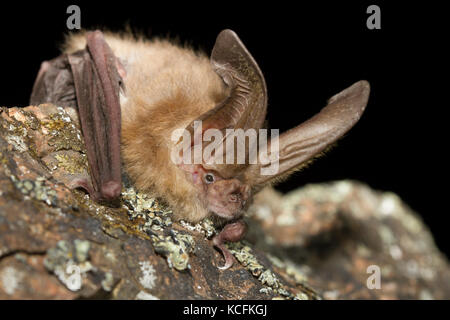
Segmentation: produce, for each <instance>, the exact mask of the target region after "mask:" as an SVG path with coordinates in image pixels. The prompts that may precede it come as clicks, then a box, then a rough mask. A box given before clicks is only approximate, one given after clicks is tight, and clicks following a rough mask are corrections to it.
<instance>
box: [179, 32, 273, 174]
mask: <svg viewBox="0 0 450 320" xmlns="http://www.w3.org/2000/svg"><path fill="white" fill-rule="evenodd" d="M211 65H212V67H213V69H214V70H215V71H216V73H217V74H218V75H219V76H220V77H221V78H222V79H223V81H224V83H225V84H226V85H227V86H228V87H229V89H230V94H229V96H228V97H227V98H226V99H225V100H224V101H222V102H221V103H219V104H218V105H217V106H216V107H215V108H213V109H212V110H210V111H208V112H206V113H205V114H203V115H201V116H200V117H199V118H198V119H196V120H195V121H199V120H201V121H202V131H203V132H204V131H205V130H207V129H211V128H214V129H218V130H221V131H222V132H223V140H222V141H225V139H226V135H225V129H243V130H247V129H250V128H254V129H259V128H261V127H262V125H263V123H264V119H265V117H266V110H267V88H266V83H265V80H264V77H263V74H262V72H261V70H260V69H259V67H258V65H257V64H256V62H255V60H254V59H253V57H252V56H251V54H250V53H249V52H248V50H247V49H246V48H245V46H244V44H243V43H242V41H241V40H240V39H239V37H238V36H237V35H236V33H234V32H233V31H232V30H223V31H222V32H221V33H220V34H219V35H218V36H217V40H216V43H215V45H214V48H213V51H212V54H211ZM193 128H194V122H192V123H191V124H190V125H188V127H187V128H186V129H187V130H188V131H190V133H191V134H193V132H194V129H193ZM203 132H202V133H203ZM215 142H216V141H215ZM206 145H207V144H206ZM206 145H205V143H204V145H203V147H205V146H206ZM247 152H248V148H247ZM209 167H210V168H211V169H215V170H218V171H219V172H220V173H221V174H222V175H224V176H229V175H232V172H233V171H236V168H238V167H239V166H237V165H233V164H228V165H225V164H224V165H209Z"/></svg>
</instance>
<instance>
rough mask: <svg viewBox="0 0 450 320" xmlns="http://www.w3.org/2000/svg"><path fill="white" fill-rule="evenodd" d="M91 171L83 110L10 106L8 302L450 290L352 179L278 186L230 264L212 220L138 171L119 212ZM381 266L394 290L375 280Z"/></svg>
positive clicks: (0, 155)
mask: <svg viewBox="0 0 450 320" xmlns="http://www.w3.org/2000/svg"><path fill="white" fill-rule="evenodd" d="M85 177H88V168H87V160H86V155H85V147H84V143H83V139H82V135H81V132H80V129H79V125H78V118H77V114H76V111H75V110H73V109H70V108H61V107H56V106H54V105H51V104H44V105H40V106H30V107H27V108H9V109H8V108H2V109H1V111H0V299H74V298H80V297H82V298H112V299H317V298H334V299H336V298H337V299H339V298H449V297H450V289H449V286H448V284H447V283H446V282H445V281H444V279H446V278H447V279H448V276H449V268H448V263H447V261H446V260H445V258H444V257H443V256H442V255H441V254H440V253H439V252H438V251H437V249H436V248H435V246H434V244H433V240H432V238H431V236H430V234H429V232H428V231H427V229H426V228H425V227H424V226H423V224H422V223H421V222H420V221H419V220H418V219H417V217H416V216H415V215H414V214H413V213H411V212H410V211H409V210H408V209H407V208H406V207H405V206H404V205H403V204H402V203H401V201H400V200H399V199H398V198H397V197H396V196H395V195H392V194H382V193H381V194H380V193H377V192H374V191H371V190H370V189H368V188H367V187H365V186H363V185H360V184H355V183H350V182H339V183H335V184H331V185H323V186H321V185H319V186H309V187H307V188H304V189H302V190H299V191H296V192H294V193H291V194H289V195H286V196H284V197H282V196H281V195H279V194H277V193H275V191H273V190H265V191H263V193H261V195H260V196H258V197H257V198H256V199H255V200H256V201H255V204H254V205H253V207H252V208H251V209H250V211H249V218H248V219H249V224H250V231H251V232H250V234H249V236H248V237H247V239H246V240H244V241H241V242H239V243H234V244H229V249H230V251H231V252H232V253H233V254H234V256H235V257H236V260H237V262H236V263H235V265H234V266H233V267H232V268H231V269H229V270H225V271H223V270H219V269H218V268H217V267H218V266H220V265H222V264H223V258H222V256H221V255H220V253H219V252H218V251H216V250H215V249H214V248H213V246H212V243H211V241H210V239H211V238H212V237H213V236H214V235H215V234H216V232H217V231H216V229H215V227H214V224H213V222H212V221H210V220H208V219H206V220H204V221H202V222H200V223H199V224H197V225H191V224H189V223H187V222H185V221H172V212H171V210H170V208H168V207H167V206H166V205H165V204H164V203H163V201H162V200H161V199H155V198H154V197H152V196H151V195H147V194H143V193H141V192H138V191H136V190H135V189H134V188H133V186H132V185H131V184H130V183H129V182H127V179H126V177H124V181H125V183H124V188H123V190H122V197H121V201H120V204H119V205H118V206H117V207H109V206H103V205H100V204H97V203H95V202H93V201H91V200H90V198H89V196H87V195H85V194H84V193H83V192H82V191H79V190H71V182H72V181H73V180H75V179H78V178H85ZM369 265H378V266H379V267H380V270H381V273H382V275H381V289H373V290H371V289H369V288H368V287H367V286H366V281H367V278H368V277H369V276H370V275H369V274H367V272H366V268H367V266H369Z"/></svg>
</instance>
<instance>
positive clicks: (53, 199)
mask: <svg viewBox="0 0 450 320" xmlns="http://www.w3.org/2000/svg"><path fill="white" fill-rule="evenodd" d="M10 178H11V181H12V182H13V183H14V185H15V187H16V188H17V189H18V190H19V191H20V192H21V193H22V194H24V195H25V196H28V197H30V198H32V199H35V200H39V201H43V202H45V203H46V204H48V205H52V206H56V204H57V200H58V198H57V194H56V191H55V190H53V189H52V188H50V187H47V186H46V185H45V184H44V182H45V178H43V177H38V178H36V180H30V179H24V180H19V179H18V178H17V177H15V176H14V175H11V176H10Z"/></svg>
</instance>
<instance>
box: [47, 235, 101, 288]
mask: <svg viewBox="0 0 450 320" xmlns="http://www.w3.org/2000/svg"><path fill="white" fill-rule="evenodd" d="M89 249H90V243H89V241H87V240H78V239H76V240H74V241H65V240H61V241H58V243H57V244H56V246H55V247H54V248H51V249H49V250H47V256H46V258H45V259H44V266H45V267H46V268H47V270H49V271H51V272H53V273H54V274H55V275H56V276H57V277H58V279H59V280H60V281H61V283H63V284H64V285H65V286H66V287H67V289H69V290H71V291H78V290H80V289H81V288H82V286H83V279H84V278H85V277H86V273H87V272H89V271H91V270H94V269H95V267H93V266H92V264H91V263H90V262H89V261H88V260H87V259H88V256H89Z"/></svg>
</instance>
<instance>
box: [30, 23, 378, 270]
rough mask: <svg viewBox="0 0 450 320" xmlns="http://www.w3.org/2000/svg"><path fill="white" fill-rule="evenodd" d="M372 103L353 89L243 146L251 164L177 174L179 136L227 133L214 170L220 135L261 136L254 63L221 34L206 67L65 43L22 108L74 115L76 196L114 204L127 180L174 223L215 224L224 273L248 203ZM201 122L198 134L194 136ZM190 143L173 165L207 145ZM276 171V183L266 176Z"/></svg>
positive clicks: (196, 61)
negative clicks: (55, 108) (79, 147)
mask: <svg viewBox="0 0 450 320" xmlns="http://www.w3.org/2000/svg"><path fill="white" fill-rule="evenodd" d="M369 92H370V86H369V83H368V82H367V81H364V80H362V81H359V82H357V83H355V84H353V85H352V86H350V87H349V88H347V89H345V90H343V91H342V92H340V93H338V94H336V95H335V96H333V97H332V98H330V99H329V101H328V104H327V106H326V107H324V108H323V109H322V110H321V111H320V112H319V113H318V114H316V115H315V116H313V117H312V118H310V119H309V120H307V121H306V122H303V123H301V124H299V125H298V126H296V127H295V128H293V129H290V130H288V131H286V132H284V133H282V134H281V135H279V137H277V139H276V140H275V138H273V137H272V138H271V139H270V140H269V141H268V144H267V145H266V146H256V147H255V146H251V145H246V146H245V154H244V156H245V159H246V160H247V162H244V163H237V162H232V163H228V162H226V163H220V161H216V162H214V161H205V160H204V159H203V160H201V161H200V162H195V161H192V162H190V163H189V162H181V163H176V161H173V158H172V156H173V150H174V148H177V146H179V145H180V140H174V139H172V137H173V135H172V134H173V132H174V130H176V129H184V130H185V131H184V132H189V133H192V134H193V136H194V137H195V136H196V134H197V135H198V134H199V136H200V138H202V137H204V136H205V135H206V133H207V132H208V130H210V129H214V130H216V131H214V132H219V133H223V136H222V140H221V139H218V140H217V141H215V140H214V142H215V143H216V144H215V145H216V147H217V146H223V149H222V154H220V153H218V154H214V155H213V157H212V158H214V159H217V158H218V155H223V154H227V153H228V152H231V150H232V148H234V147H228V146H227V145H226V143H225V140H226V139H225V138H226V137H229V134H228V131H227V130H230V129H234V130H238V129H242V130H244V131H245V130H250V129H255V130H260V129H263V126H264V121H265V117H266V109H267V88H266V83H265V80H264V76H263V74H262V72H261V70H260V68H259V67H258V65H257V63H256V61H255V60H254V59H253V57H252V56H251V54H250V53H249V51H248V50H247V48H246V47H245V46H244V44H243V43H242V41H241V40H240V39H239V37H238V36H237V35H236V33H235V32H233V31H231V30H228V29H227V30H223V31H222V32H220V34H219V35H218V37H217V39H216V42H215V45H214V47H213V50H212V53H211V55H210V57H209V58H208V56H207V55H206V54H204V53H201V52H195V51H194V50H192V49H190V48H185V47H181V46H178V45H175V44H173V43H171V42H170V41H168V40H164V39H153V40H149V39H145V38H144V37H134V36H132V35H129V34H113V33H102V32H101V31H98V30H96V31H91V32H85V33H79V34H75V35H71V36H70V37H68V39H67V41H66V43H65V45H64V52H63V54H62V55H61V56H59V57H57V58H55V59H53V60H50V61H45V62H43V63H42V65H41V68H40V70H39V73H38V75H37V78H36V81H35V84H34V86H33V91H32V95H31V101H30V103H31V104H32V105H38V104H41V103H47V102H51V103H54V104H56V105H60V106H70V107H74V108H77V110H78V114H79V119H80V125H81V129H82V133H83V137H84V139H85V144H86V153H87V157H88V164H89V169H90V177H91V179H90V181H87V180H78V181H74V186H75V187H81V188H83V189H85V190H86V191H87V192H88V193H89V194H90V196H91V197H92V198H93V199H94V200H96V201H107V202H108V201H114V200H116V199H118V198H119V197H120V193H121V185H122V181H121V172H122V168H123V170H125V172H126V173H127V174H128V176H129V177H130V178H131V180H132V181H133V183H134V184H135V185H136V187H137V188H138V189H140V190H144V191H145V190H151V191H152V192H153V193H154V194H157V195H159V196H161V197H162V198H164V199H166V200H167V201H168V203H169V204H170V205H171V207H172V208H173V209H174V210H173V212H174V215H175V218H177V219H184V220H187V221H190V222H193V223H195V222H198V221H200V220H201V219H203V218H205V217H209V216H211V217H215V218H216V219H217V220H219V221H221V222H222V223H223V225H224V227H223V229H222V231H221V232H220V233H219V234H218V235H216V236H215V237H214V238H213V244H214V246H215V247H216V248H218V249H219V250H220V251H221V252H222V254H223V256H224V259H225V264H224V266H223V267H222V268H223V269H227V268H229V267H231V266H232V264H233V261H234V259H233V256H232V254H231V253H230V252H229V251H228V249H227V248H226V246H225V242H227V241H232V242H233V241H239V240H240V239H242V238H243V236H244V235H245V232H246V230H247V225H246V224H245V222H244V221H243V219H242V216H243V214H244V213H245V211H246V209H247V208H248V206H249V204H250V203H251V199H252V196H253V195H254V194H255V193H256V192H258V191H259V190H260V189H261V188H262V187H263V186H266V185H270V184H274V183H276V182H277V181H279V180H280V179H283V178H285V177H287V176H289V175H290V174H291V173H292V172H294V171H296V170H298V169H299V168H301V167H302V166H304V165H305V164H306V163H308V162H309V161H311V159H313V158H315V157H317V156H318V155H320V154H321V153H323V152H324V150H326V149H327V148H328V147H329V146H331V145H333V144H334V143H335V142H336V141H337V140H338V139H339V138H341V137H342V136H343V135H344V134H345V133H346V132H347V131H348V130H349V129H350V128H351V127H353V125H354V124H355V123H356V122H357V121H358V120H359V119H360V117H361V115H362V113H363V112H364V110H365V107H366V105H367V102H368V98H369ZM198 122H201V124H202V126H201V130H200V132H198V131H197V132H196V131H195V129H194V127H195V124H196V123H198ZM258 132H259V131H258ZM224 137H225V138H224ZM190 139H191V140H189V141H188V142H189V143H188V144H183V145H184V146H186V145H187V147H183V148H182V149H180V150H181V151H180V152H179V154H178V155H179V156H180V157H181V156H184V155H185V154H187V151H190V150H194V149H195V148H196V147H197V146H198V145H200V146H201V147H204V148H207V147H208V146H210V145H211V141H208V140H205V139H200V143H198V141H197V142H195V138H194V139H192V136H191V138H190ZM182 140H183V141H184V142H186V141H187V139H186V140H185V139H184V138H183V139H182ZM274 146H277V148H274V150H275V151H272V149H271V147H274ZM252 148H253V149H252ZM177 150H178V149H177ZM214 150H215V149H214ZM223 150H225V151H224V152H223ZM233 150H234V149H233ZM251 150H256V153H255V152H253V153H252V152H251ZM269 150H270V151H269ZM255 154H256V157H255ZM234 157H235V156H234ZM190 159H191V160H192V158H190ZM233 159H236V158H233ZM250 159H253V160H255V161H249V160H250ZM261 159H266V160H267V161H262V160H261ZM210 160H211V159H210ZM274 161H276V162H277V164H278V170H277V171H276V173H273V174H262V170H263V169H267V167H268V166H270V165H271V164H273V163H274Z"/></svg>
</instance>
